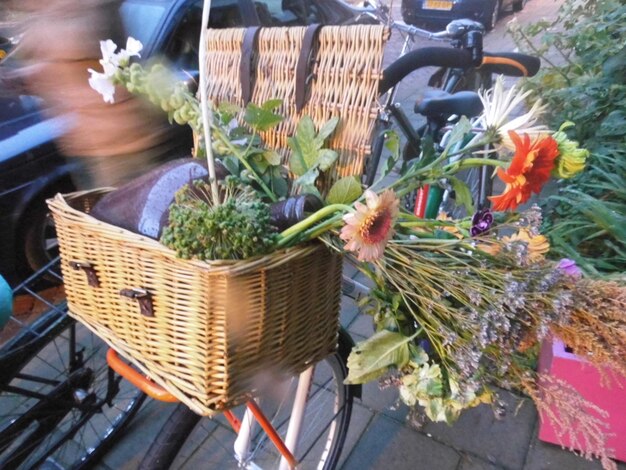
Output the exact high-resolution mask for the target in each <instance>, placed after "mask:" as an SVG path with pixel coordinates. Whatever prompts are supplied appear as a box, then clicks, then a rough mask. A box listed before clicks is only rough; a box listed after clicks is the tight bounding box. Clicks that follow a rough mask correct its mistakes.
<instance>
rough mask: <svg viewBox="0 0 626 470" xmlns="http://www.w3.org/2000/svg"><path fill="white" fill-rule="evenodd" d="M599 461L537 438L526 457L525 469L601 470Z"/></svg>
mask: <svg viewBox="0 0 626 470" xmlns="http://www.w3.org/2000/svg"><path fill="white" fill-rule="evenodd" d="M601 468H602V465H600V463H599V462H598V461H593V462H590V461H589V460H585V459H583V458H582V457H579V456H577V455H576V454H574V453H573V452H570V451H567V450H565V449H562V448H561V447H560V446H557V445H554V444H548V443H546V442H541V441H539V440H537V439H535V440H534V441H533V442H532V444H531V446H530V449H529V450H528V457H527V458H526V465H524V470H564V469H567V470H592V469H593V470H596V469H597V470H599V469H601Z"/></svg>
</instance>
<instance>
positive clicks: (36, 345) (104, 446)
mask: <svg viewBox="0 0 626 470" xmlns="http://www.w3.org/2000/svg"><path fill="white" fill-rule="evenodd" d="M42 272H43V271H42ZM35 281H36V279H35V278H33V281H32V283H30V284H31V285H28V284H25V285H24V286H23V288H21V289H18V291H17V292H16V296H19V298H20V301H25V300H28V297H29V296H30V297H31V300H32V302H33V305H34V306H35V307H36V308H39V309H42V311H43V313H42V314H41V315H40V316H38V318H37V319H36V320H35V321H34V322H32V323H29V322H25V321H23V320H22V319H20V318H15V317H14V318H12V320H11V324H10V325H9V326H12V327H13V329H15V330H17V331H16V333H15V335H14V336H13V337H11V338H9V339H8V341H6V343H5V344H4V345H3V346H2V348H0V468H12V469H14V468H15V469H34V468H63V469H76V468H82V469H88V468H93V466H94V463H95V462H96V461H97V460H98V459H99V458H100V457H101V456H102V455H103V454H104V453H105V452H106V451H107V450H108V449H109V448H110V446H111V445H112V444H113V443H114V442H115V440H116V439H117V438H118V436H119V434H120V432H121V431H122V430H123V428H124V427H125V426H126V424H127V423H128V422H129V420H130V419H131V418H132V417H133V415H134V414H135V413H136V412H137V410H138V409H139V407H140V406H141V404H142V402H143V400H144V399H145V395H144V394H143V393H141V392H140V391H138V390H137V389H136V388H135V387H133V386H132V385H131V384H130V383H128V382H126V381H124V380H122V378H121V377H120V376H118V375H116V374H114V373H113V372H112V371H111V370H110V369H109V367H108V365H107V363H106V358H105V354H106V351H107V345H106V344H105V343H104V342H103V341H102V340H100V338H98V337H97V336H95V335H94V334H93V333H92V332H91V331H89V330H88V329H87V328H85V327H84V326H82V325H81V324H79V323H76V322H75V321H74V320H73V319H71V318H69V317H68V316H67V312H66V308H67V307H66V305H65V303H64V302H61V303H56V301H54V302H51V301H50V300H49V299H46V298H44V297H42V296H40V295H38V293H37V292H36V291H35V290H33V289H31V287H32V285H33V284H34V282H35ZM17 328H20V329H19V330H18V329H17Z"/></svg>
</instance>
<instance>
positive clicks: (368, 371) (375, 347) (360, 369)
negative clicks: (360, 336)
mask: <svg viewBox="0 0 626 470" xmlns="http://www.w3.org/2000/svg"><path fill="white" fill-rule="evenodd" d="M411 340H412V338H410V337H409V338H407V337H406V336H404V335H403V334H401V333H394V332H391V331H387V330H382V331H379V332H378V333H376V334H374V336H372V337H370V338H368V339H366V340H365V341H363V342H361V343H359V344H357V345H356V346H355V347H354V348H353V349H352V352H351V353H350V356H349V357H348V377H347V379H346V381H345V382H346V383H348V384H361V383H365V382H369V381H370V380H374V379H377V378H379V377H380V376H382V375H383V374H385V373H386V372H388V371H389V370H390V368H396V369H401V368H402V367H404V366H405V365H407V364H408V363H409V358H410V356H409V342H410V341H411Z"/></svg>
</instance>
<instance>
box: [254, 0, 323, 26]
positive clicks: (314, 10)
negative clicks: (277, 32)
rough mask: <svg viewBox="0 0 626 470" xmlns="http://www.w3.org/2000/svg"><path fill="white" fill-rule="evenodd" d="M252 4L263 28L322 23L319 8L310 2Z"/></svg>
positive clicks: (282, 0)
mask: <svg viewBox="0 0 626 470" xmlns="http://www.w3.org/2000/svg"><path fill="white" fill-rule="evenodd" d="M254 4H255V6H256V11H257V13H258V15H259V20H260V22H261V24H262V25H263V26H297V25H308V24H312V23H321V22H322V18H321V14H320V11H319V8H318V7H317V5H314V4H313V2H311V1H310V0H257V1H255V2H254Z"/></svg>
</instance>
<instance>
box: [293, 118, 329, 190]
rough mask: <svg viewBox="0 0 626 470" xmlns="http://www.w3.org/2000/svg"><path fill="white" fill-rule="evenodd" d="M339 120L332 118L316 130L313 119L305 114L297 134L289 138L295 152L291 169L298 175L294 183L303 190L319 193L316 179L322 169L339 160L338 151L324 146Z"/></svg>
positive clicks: (324, 169)
mask: <svg viewBox="0 0 626 470" xmlns="http://www.w3.org/2000/svg"><path fill="white" fill-rule="evenodd" d="M338 122H339V118H337V117H335V118H332V119H330V120H329V121H327V122H326V123H324V124H323V125H322V127H321V128H320V130H319V132H316V131H315V125H314V124H313V120H312V119H311V118H310V117H309V116H304V117H303V118H302V119H300V122H299V123H298V127H297V129H296V133H295V135H294V136H293V137H289V139H287V142H288V144H289V147H291V150H292V152H293V153H292V155H291V159H290V161H289V169H290V170H291V172H292V173H293V174H294V175H296V176H298V178H297V179H296V180H295V181H294V185H295V186H299V187H300V188H301V190H302V192H306V193H311V194H317V193H318V191H317V189H316V188H315V180H316V179H317V177H318V176H319V174H320V172H321V171H326V170H328V169H329V168H330V167H331V166H332V165H333V163H335V160H337V156H338V155H337V152H335V151H334V150H330V149H325V148H323V147H324V142H325V141H326V139H327V138H328V137H329V136H330V135H331V134H332V133H333V131H334V130H335V127H337V123H338Z"/></svg>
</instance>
